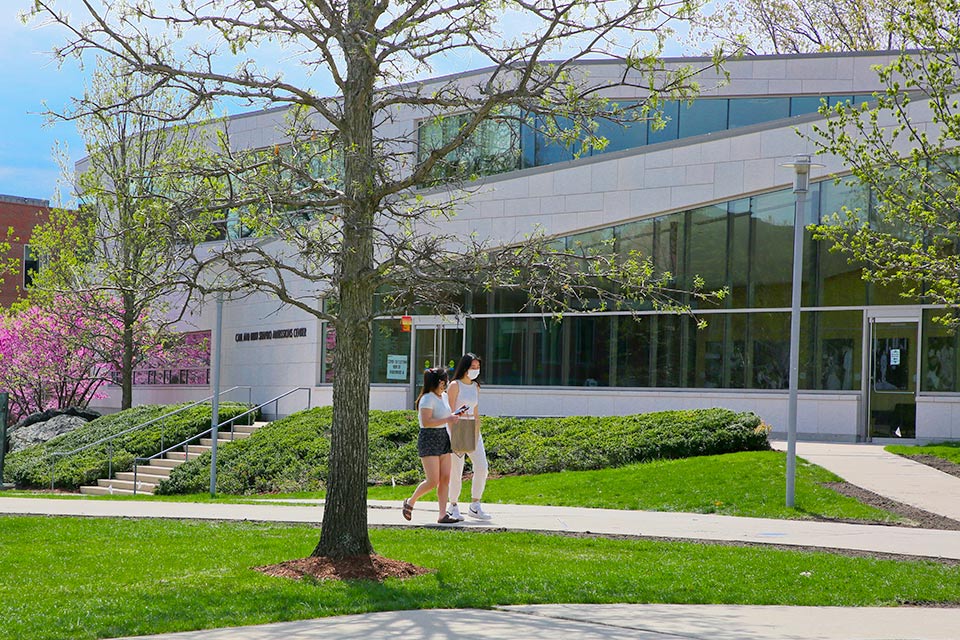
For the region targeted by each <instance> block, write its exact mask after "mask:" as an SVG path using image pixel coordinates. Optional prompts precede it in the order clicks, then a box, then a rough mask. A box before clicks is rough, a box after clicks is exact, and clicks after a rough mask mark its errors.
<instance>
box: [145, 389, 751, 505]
mask: <svg viewBox="0 0 960 640" xmlns="http://www.w3.org/2000/svg"><path fill="white" fill-rule="evenodd" d="M332 416H333V412H332V410H331V408H330V407H323V408H317V409H310V410H309V411H303V412H300V413H297V414H294V415H291V416H289V417H287V418H283V419H281V420H277V421H276V422H274V423H272V424H270V425H268V426H266V427H264V428H262V429H260V430H259V431H257V432H256V433H254V434H253V435H252V436H251V437H249V438H246V439H244V440H240V441H237V442H234V443H232V444H229V445H225V446H223V447H221V448H220V449H219V450H218V453H217V490H218V491H220V492H222V493H227V494H254V493H271V492H294V491H315V490H319V489H322V488H323V487H324V483H325V482H326V478H327V471H328V457H329V453H330V425H331V421H332ZM417 429H418V426H417V417H416V413H415V412H413V411H371V412H370V431H369V443H370V458H369V462H370V467H369V469H370V472H369V473H370V476H369V482H370V483H371V484H385V483H388V482H397V483H400V484H409V483H413V482H418V481H419V480H420V479H421V477H422V471H421V468H420V460H419V458H418V456H417ZM767 433H768V428H767V427H766V425H764V424H763V423H762V422H761V420H760V418H759V417H758V416H756V415H755V414H752V413H735V412H733V411H729V410H727V409H698V410H690V411H662V412H658V413H647V414H639V415H632V416H612V417H602V418H600V417H586V416H575V417H569V418H532V419H521V418H493V417H485V418H483V439H484V446H485V448H486V451H487V459H488V460H489V463H490V469H491V471H492V472H493V473H495V474H498V475H504V474H534V473H547V472H551V471H563V470H586V469H601V468H605V467H616V466H622V465H626V464H632V463H635V462H642V461H645V460H654V459H658V458H684V457H689V456H700V455H714V454H721V453H733V452H736V451H760V450H766V449H769V448H770V444H769V442H768V441H767ZM209 468H210V457H209V454H204V455H203V456H201V457H200V458H197V459H195V460H192V461H190V462H187V463H185V464H183V465H180V466H179V467H177V468H176V469H175V470H174V471H173V473H171V474H170V479H169V480H166V481H163V482H161V484H160V486H159V487H158V489H157V492H158V493H168V494H170V493H198V492H202V491H205V490H206V489H207V488H208V487H209Z"/></svg>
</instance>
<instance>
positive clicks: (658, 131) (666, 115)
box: [647, 100, 680, 144]
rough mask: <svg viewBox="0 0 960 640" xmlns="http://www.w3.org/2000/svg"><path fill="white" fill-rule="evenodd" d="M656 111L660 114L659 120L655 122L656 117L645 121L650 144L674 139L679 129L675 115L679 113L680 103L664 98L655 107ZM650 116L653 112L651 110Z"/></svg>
mask: <svg viewBox="0 0 960 640" xmlns="http://www.w3.org/2000/svg"><path fill="white" fill-rule="evenodd" d="M656 113H659V114H660V118H659V119H660V122H659V123H658V122H657V118H653V119H651V120H650V121H648V122H647V141H648V142H649V143H650V144H656V143H657V142H667V141H669V140H676V139H677V135H678V131H679V129H678V127H677V124H678V119H677V116H678V114H679V113H680V103H679V102H677V101H676V100H664V101H663V102H661V103H660V105H659V107H658V109H656ZM651 116H653V112H651ZM661 124H662V125H663V126H662V127H661V126H660V125H661Z"/></svg>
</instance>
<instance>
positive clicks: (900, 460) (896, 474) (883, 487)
mask: <svg viewBox="0 0 960 640" xmlns="http://www.w3.org/2000/svg"><path fill="white" fill-rule="evenodd" d="M770 444H771V445H772V446H773V448H774V449H778V450H780V451H786V450H787V443H786V442H783V441H775V442H771V443H770ZM797 456H799V457H801V458H803V459H804V460H807V461H808V462H812V463H813V464H815V465H818V466H821V467H823V468H824V469H826V470H828V471H832V472H833V473H835V474H837V475H838V476H840V477H841V478H843V479H844V480H846V481H847V482H849V483H850V484H855V485H857V486H858V487H863V488H864V489H867V490H868V491H872V492H874V493H877V494H879V495H881V496H884V497H887V498H890V499H891V500H896V501H897V502H902V503H904V504H908V505H910V506H912V507H917V508H919V509H923V510H924V511H929V512H931V513H936V514H939V515H941V516H946V517H947V518H951V519H953V520H957V521H958V522H960V478H957V477H955V476H952V475H950V474H948V473H944V472H942V471H938V470H936V469H934V468H932V467H928V466H926V465H924V464H920V463H919V462H914V461H913V460H910V459H908V458H904V457H903V456H898V455H895V454H893V453H888V452H886V451H884V450H883V446H882V445H875V444H833V443H826V442H798V443H797Z"/></svg>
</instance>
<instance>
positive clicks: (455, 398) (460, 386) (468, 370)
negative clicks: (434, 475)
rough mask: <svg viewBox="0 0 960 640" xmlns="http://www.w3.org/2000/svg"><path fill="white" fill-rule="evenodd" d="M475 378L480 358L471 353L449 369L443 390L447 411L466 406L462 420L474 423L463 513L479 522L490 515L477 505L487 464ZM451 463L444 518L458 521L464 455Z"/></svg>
mask: <svg viewBox="0 0 960 640" xmlns="http://www.w3.org/2000/svg"><path fill="white" fill-rule="evenodd" d="M479 375H480V358H479V357H477V355H476V354H473V353H465V354H463V356H462V357H461V358H460V362H458V363H457V366H456V367H454V369H453V376H452V378H453V382H451V383H450V386H449V388H448V389H447V401H448V402H449V405H450V409H451V410H455V409H457V408H459V407H462V406H464V405H466V406H467V410H466V411H465V412H464V414H463V417H464V419H466V418H473V419H474V420H476V421H477V448H476V449H474V450H473V451H470V452H467V453H466V454H465V455H467V456H470V464H472V465H473V480H472V481H471V483H470V494H471V497H472V500H471V501H470V506H469V507H468V508H467V513H469V514H470V515H471V516H472V517H474V518H478V519H480V520H489V519H490V518H491V516H490V514H488V513H487V512H486V511H484V510H483V507H481V506H480V500H481V499H482V498H483V489H484V487H486V485H487V474H488V471H489V467H488V465H487V454H486V452H485V451H484V450H483V435H482V434H481V433H480V408H479V405H480V382H479V381H477V377H478V376H479ZM451 462H452V464H451V469H450V508H449V509H447V515H448V516H450V517H451V518H454V519H456V520H458V521H462V520H463V516H462V515H460V508H459V507H458V506H457V500H459V499H460V487H461V485H462V481H463V464H464V462H465V460H464V455H456V454H454V456H453V458H452V460H451Z"/></svg>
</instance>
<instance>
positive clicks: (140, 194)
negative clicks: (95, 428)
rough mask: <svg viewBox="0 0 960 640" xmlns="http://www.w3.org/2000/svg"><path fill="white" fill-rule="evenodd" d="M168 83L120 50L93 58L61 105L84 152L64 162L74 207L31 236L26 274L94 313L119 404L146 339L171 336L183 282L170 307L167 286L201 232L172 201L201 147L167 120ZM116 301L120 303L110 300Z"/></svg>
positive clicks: (37, 291)
mask: <svg viewBox="0 0 960 640" xmlns="http://www.w3.org/2000/svg"><path fill="white" fill-rule="evenodd" d="M173 108H175V104H174V100H173V98H172V96H171V94H170V92H169V91H167V90H163V89H158V88H156V87H152V86H150V85H149V84H147V83H145V82H144V77H143V76H141V75H140V74H138V73H136V72H135V70H134V69H133V68H131V67H130V66H129V65H127V64H125V63H124V62H123V61H122V60H110V59H108V60H107V61H105V62H103V63H100V64H98V67H97V70H96V72H95V73H94V74H93V78H92V81H91V84H90V87H89V89H88V91H87V92H86V94H85V95H84V96H83V97H82V98H78V99H76V100H75V101H74V105H73V108H72V109H71V111H70V112H69V113H68V114H65V115H57V114H51V116H52V117H54V118H64V119H70V120H74V121H76V124H77V129H78V131H79V133H80V135H81V137H82V139H83V140H84V142H85V144H86V150H87V154H88V155H87V157H86V159H85V161H84V163H83V164H82V165H81V166H80V167H79V170H78V171H77V172H76V173H74V171H73V167H67V166H65V167H64V174H65V176H66V179H67V180H68V182H69V183H70V184H71V185H72V187H73V190H74V193H73V195H74V197H75V198H76V201H77V203H78V204H77V206H76V207H75V208H56V209H54V210H53V211H52V212H51V214H50V219H49V221H48V222H47V223H45V224H43V225H41V226H40V227H38V228H37V229H36V230H35V231H34V235H33V238H32V240H31V246H32V247H33V248H34V249H35V250H36V251H37V252H38V253H39V255H40V258H41V262H42V264H43V268H42V269H41V270H40V272H39V273H38V274H36V276H35V277H34V279H33V286H32V290H31V297H32V298H33V299H34V300H35V301H37V302H39V303H41V304H42V303H43V302H44V301H49V300H50V298H52V297H55V296H59V297H62V296H65V295H70V296H72V298H73V299H74V300H82V301H84V304H85V305H87V312H88V314H89V315H90V316H91V317H100V318H103V319H104V320H108V321H107V322H103V323H101V324H100V325H98V326H100V327H102V328H103V329H104V330H105V331H107V333H106V334H104V335H101V336H98V339H97V341H96V342H95V344H98V345H103V346H104V347H105V348H104V349H103V350H102V353H101V357H102V358H103V362H106V363H109V364H110V365H112V366H113V368H114V369H115V370H116V371H118V372H119V382H120V387H121V393H122V397H121V408H123V409H128V408H130V406H131V404H132V398H133V371H134V369H135V368H136V367H137V366H138V365H140V364H142V363H143V362H144V361H145V360H146V359H147V358H148V357H149V356H150V354H151V353H152V352H154V351H155V347H161V346H165V347H170V346H171V343H172V342H174V341H175V340H176V338H175V336H174V335H172V334H171V332H170V331H169V330H168V329H169V326H170V324H171V323H172V322H175V321H176V320H177V319H179V318H180V317H181V314H182V309H183V308H184V307H183V305H184V304H185V303H186V301H187V300H188V296H187V295H186V294H187V293H188V292H189V289H188V288H182V287H181V288H180V290H181V291H182V292H184V293H183V296H182V297H181V298H180V300H178V302H179V303H180V305H179V307H178V308H173V307H172V305H171V303H170V301H171V299H172V298H171V293H172V292H173V291H174V290H175V289H176V288H177V287H178V284H180V283H181V282H182V280H183V277H184V272H185V265H186V264H187V262H188V260H189V259H190V257H191V252H192V250H193V245H194V244H195V243H196V242H199V241H200V240H202V239H203V235H202V234H203V233H205V232H206V231H205V230H204V224H203V219H204V218H203V216H204V215H213V214H205V213H204V212H203V210H202V208H199V207H194V209H195V211H197V214H196V215H197V217H196V218H195V219H194V220H191V221H185V220H183V219H182V218H180V217H179V214H178V211H177V208H176V206H175V203H177V202H180V201H182V200H183V199H184V196H185V195H186V194H187V193H188V192H189V194H190V196H191V198H193V201H194V202H196V201H197V199H198V198H200V195H199V194H200V192H201V191H202V189H198V187H201V186H202V184H203V181H202V179H197V178H196V177H195V176H194V175H193V174H190V173H186V172H184V168H185V167H187V166H191V165H194V164H196V163H197V161H198V160H199V159H200V158H201V157H202V156H203V154H204V151H203V147H202V146H201V140H200V139H199V136H198V134H197V132H196V131H192V130H191V129H190V128H189V127H188V126H186V125H184V124H168V122H167V119H166V117H167V114H168V113H169V112H170V111H171V109H173ZM118 303H119V304H118Z"/></svg>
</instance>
